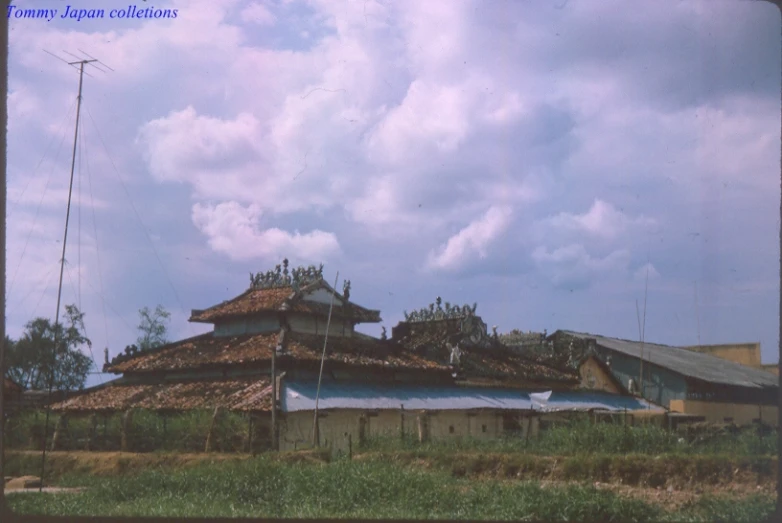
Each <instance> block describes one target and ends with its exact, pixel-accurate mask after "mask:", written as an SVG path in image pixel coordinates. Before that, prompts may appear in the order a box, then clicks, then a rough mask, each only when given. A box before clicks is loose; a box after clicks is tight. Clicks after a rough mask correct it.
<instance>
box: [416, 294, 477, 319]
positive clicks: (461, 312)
mask: <svg viewBox="0 0 782 523" xmlns="http://www.w3.org/2000/svg"><path fill="white" fill-rule="evenodd" d="M477 308H478V304H477V303H473V305H472V307H470V306H469V305H467V304H466V303H465V304H464V305H463V306H459V305H454V306H451V303H450V302H445V307H443V300H442V298H440V297H439V296H438V297H437V299H436V300H435V302H434V303H430V304H429V307H423V308H421V309H418V310H415V311H413V312H411V313H408V312H407V311H404V314H405V321H406V322H408V323H418V322H424V321H433V320H446V319H457V318H466V317H468V316H475V309H477Z"/></svg>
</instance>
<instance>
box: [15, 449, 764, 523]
mask: <svg viewBox="0 0 782 523" xmlns="http://www.w3.org/2000/svg"><path fill="white" fill-rule="evenodd" d="M61 484H62V485H70V486H76V485H78V486H86V487H88V490H87V491H86V492H84V493H81V494H43V495H39V494H18V495H12V496H9V497H8V498H7V500H8V503H9V505H10V507H11V509H12V510H13V511H14V512H17V513H25V514H48V515H55V514H56V515H76V516H85V515H103V516H175V517H187V516H200V517H221V516H243V517H291V518H329V517H339V518H360V519H361V518H363V519H369V518H412V519H429V518H435V519H443V518H445V519H513V520H528V519H533V520H547V521H548V520H552V521H554V520H577V521H659V520H665V519H667V520H673V521H717V520H720V521H725V520H728V521H763V520H764V519H767V518H768V516H769V515H770V514H771V513H772V512H773V509H774V503H773V501H772V500H771V499H769V498H766V497H762V496H758V497H756V498H751V499H746V500H738V501H736V500H732V499H722V498H709V497H704V498H703V499H701V500H700V501H699V502H697V503H695V504H694V505H692V506H689V507H685V508H684V509H683V510H681V511H679V512H677V513H669V512H665V511H664V510H663V509H662V508H660V507H659V506H655V505H650V504H647V503H644V502H642V501H640V500H635V499H630V498H626V497H622V496H619V495H617V494H615V493H612V492H610V491H607V490H597V489H595V488H593V487H591V486H585V485H571V486H561V487H559V486H558V487H549V488H542V487H541V486H540V485H539V484H537V483H535V482H527V481H512V482H510V481H495V480H485V479H484V480H471V479H468V478H458V477H454V476H453V475H452V474H450V473H448V472H447V471H442V470H423V469H421V468H414V467H404V466H399V465H398V464H394V463H390V462H385V463H383V462H356V461H348V460H339V461H335V462H332V463H328V464H307V463H284V462H281V461H278V460H274V459H272V458H271V457H269V456H263V457H258V458H253V459H248V460H246V461H240V462H234V463H230V464H227V463H224V464H210V465H201V466H197V467H194V468H190V469H182V470H178V471H173V472H172V471H163V470H150V471H145V472H142V473H139V474H136V475H130V476H125V477H114V478H108V479H107V478H97V477H90V476H85V475H80V476H77V475H72V476H70V477H68V478H64V479H63V481H62V482H61Z"/></svg>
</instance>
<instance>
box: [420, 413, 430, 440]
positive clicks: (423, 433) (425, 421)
mask: <svg viewBox="0 0 782 523" xmlns="http://www.w3.org/2000/svg"><path fill="white" fill-rule="evenodd" d="M417 421H418V441H419V442H420V443H426V442H427V441H429V417H428V414H427V412H426V411H425V410H424V411H421V412H420V413H419V414H418V419H417Z"/></svg>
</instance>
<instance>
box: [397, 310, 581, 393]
mask: <svg viewBox="0 0 782 523" xmlns="http://www.w3.org/2000/svg"><path fill="white" fill-rule="evenodd" d="M475 319H476V321H480V318H479V317H477V316H476V317H475ZM475 332H476V331H474V330H473V331H472V333H462V332H461V320H460V319H459V318H455V319H441V320H432V321H426V322H401V323H400V324H399V325H397V326H396V327H395V328H394V333H395V335H396V336H397V338H398V342H399V343H400V344H401V345H403V346H404V347H405V348H407V349H408V350H410V351H413V352H416V353H420V354H424V355H426V357H427V358H433V359H437V360H439V361H444V362H447V361H448V359H449V357H450V351H449V350H448V348H447V344H448V343H451V344H456V343H458V344H459V347H460V348H461V349H462V354H461V358H460V359H461V366H460V374H462V376H463V377H465V378H473V377H481V378H499V379H517V380H518V379H520V380H524V381H547V382H562V383H575V382H576V381H578V377H577V374H576V372H575V371H573V370H570V369H558V368H553V367H551V366H549V365H545V364H544V363H541V362H536V361H532V360H530V359H528V358H525V357H524V356H523V355H520V354H518V353H517V352H515V351H513V350H511V349H510V348H509V347H506V346H505V345H503V344H502V343H501V342H500V341H499V340H497V339H494V338H493V337H492V336H488V335H485V333H483V334H484V335H483V337H482V338H481V339H479V340H478V341H477V342H473V340H471V339H470V337H469V335H470V334H474V333H475Z"/></svg>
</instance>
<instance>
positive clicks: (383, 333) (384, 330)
mask: <svg viewBox="0 0 782 523" xmlns="http://www.w3.org/2000/svg"><path fill="white" fill-rule="evenodd" d="M380 339H381V340H383V341H385V340H387V339H388V334H386V328H385V327H383V332H381V333H380Z"/></svg>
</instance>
